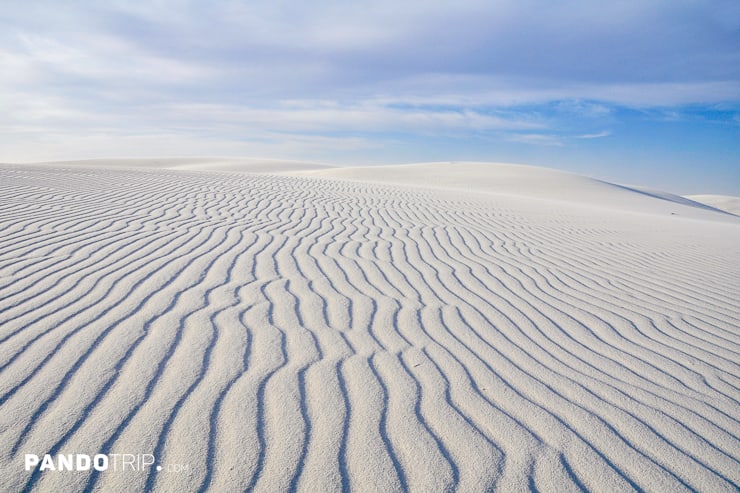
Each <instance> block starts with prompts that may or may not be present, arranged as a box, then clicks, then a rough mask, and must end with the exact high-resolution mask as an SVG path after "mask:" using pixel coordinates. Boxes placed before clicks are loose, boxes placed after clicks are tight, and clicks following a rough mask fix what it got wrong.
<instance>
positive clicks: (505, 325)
mask: <svg viewBox="0 0 740 493" xmlns="http://www.w3.org/2000/svg"><path fill="white" fill-rule="evenodd" d="M403 172H404V173H411V172H408V171H403ZM338 173H339V174H341V173H344V172H337V171H333V170H332V171H327V172H323V171H322V172H315V171H312V172H309V173H308V174H306V175H304V174H301V173H297V174H296V175H295V176H288V175H285V176H277V175H259V174H241V173H224V172H220V173H207V172H198V173H194V172H188V171H177V170H161V169H159V170H156V169H149V170H147V171H146V172H142V171H136V170H123V169H91V168H66V169H60V168H56V167H53V166H48V167H23V166H3V167H0V189H2V194H0V200H1V201H2V203H3V207H2V212H1V213H0V214H1V215H0V220H1V221H2V222H1V223H0V224H2V231H3V234H2V236H1V237H0V299H2V304H0V473H1V474H0V478H2V479H0V486H1V487H2V488H3V489H7V490H18V491H21V490H28V491H71V490H83V491H121V490H124V489H128V490H132V491H137V490H153V489H156V490H163V491H190V490H209V491H244V490H254V491H288V490H298V491H340V490H345V489H348V488H351V489H353V490H359V491H368V490H379V491H402V490H411V491H450V490H455V489H456V490H460V491H485V490H490V489H497V490H500V491H518V490H524V489H531V490H535V491H537V490H539V491H555V490H556V491H584V490H588V491H629V490H635V491H641V490H644V491H691V490H702V491H736V490H737V487H738V484H740V467H739V466H740V440H739V439H738V437H739V436H740V413H739V412H738V409H739V407H738V402H739V400H740V391H739V389H740V372H739V371H738V370H740V364H738V361H740V358H738V354H739V353H740V337H739V334H738V327H740V284H738V282H737V281H738V279H740V250H738V245H740V220H737V219H736V218H733V217H732V216H729V215H725V214H719V213H717V212H713V211H710V210H705V209H697V208H694V207H690V206H689V205H686V204H683V205H682V204H675V203H669V202H667V201H661V200H658V199H655V198H651V197H647V196H645V195H642V194H638V193H636V192H630V191H629V190H615V189H613V188H611V187H609V186H606V185H601V184H593V183H590V182H589V183H586V182H579V183H580V184H579V183H575V184H573V183H571V186H572V187H574V188H573V189H571V191H570V193H568V195H569V197H570V199H571V200H570V201H569V200H565V199H566V198H568V197H564V196H562V191H558V190H553V189H554V188H555V187H554V186H552V185H551V186H549V187H548V186H547V182H548V180H549V177H547V176H544V177H540V178H537V176H536V175H537V173H536V171H533V172H532V173H533V175H531V176H532V178H533V179H537V180H539V183H540V191H541V192H542V191H545V192H546V191H547V190H550V191H551V194H550V195H547V194H546V193H544V194H543V193H541V194H540V199H539V200H534V201H533V200H531V198H528V197H526V196H525V194H519V195H517V194H513V195H512V194H504V193H498V194H496V193H492V194H482V193H465V192H462V193H461V191H460V190H453V189H450V190H444V189H434V188H418V187H411V186H406V185H404V184H403V183H387V184H383V183H369V182H368V181H367V179H365V181H362V180H363V179H364V177H359V176H357V175H355V176H351V178H352V179H353V180H354V181H347V180H338V179H336V178H337V177H338V176H337V174H338ZM322 175H324V176H322ZM376 176H377V175H376ZM345 178H346V177H345ZM468 178H470V177H468ZM405 179H407V178H405ZM568 180H570V179H569V178H568ZM418 181H420V182H421V183H422V185H423V184H424V183H423V178H422V177H419V178H418ZM473 181H478V180H477V179H476V177H475V176H474V177H473ZM494 182H496V176H495V175H491V177H490V179H489V183H494ZM569 183H570V182H569ZM590 187H596V188H590ZM529 190H530V193H531V190H532V189H529ZM579 190H580V195H579ZM605 190H608V193H607V192H604V191H605ZM602 192H603V193H607V195H606V197H605V198H604V196H602V202H603V204H604V205H605V206H606V208H594V207H592V205H591V204H592V202H593V200H595V198H596V197H597V196H598V194H599V193H602ZM609 194H616V195H609ZM625 194H626V195H625ZM630 194H631V195H630ZM609 197H617V198H614V199H613V200H612V199H610V198H609ZM625 198H626V199H625ZM623 199H625V200H623ZM579 200H581V201H580V202H579ZM635 211H640V214H635V213H634V212H635ZM674 211H678V212H679V213H678V214H676V215H672V213H673V212H674ZM24 453H39V454H43V453H51V454H57V453H151V454H154V455H155V456H156V458H157V461H158V463H161V464H188V466H189V467H188V469H187V471H184V472H180V473H173V472H168V471H166V470H165V471H157V470H156V469H151V470H148V471H146V472H137V473H133V472H128V473H114V472H105V473H96V472H91V473H88V474H62V473H59V474H49V473H40V472H33V473H31V472H26V471H24V470H23V467H22V457H23V454H24Z"/></svg>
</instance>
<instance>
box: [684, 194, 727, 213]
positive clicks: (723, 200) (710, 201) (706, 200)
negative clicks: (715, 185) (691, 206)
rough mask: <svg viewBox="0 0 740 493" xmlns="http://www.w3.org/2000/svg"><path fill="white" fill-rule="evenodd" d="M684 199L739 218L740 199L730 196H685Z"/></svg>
mask: <svg viewBox="0 0 740 493" xmlns="http://www.w3.org/2000/svg"><path fill="white" fill-rule="evenodd" d="M686 198H687V199H689V200H693V201H695V202H699V203H701V204H704V205H708V206H710V207H714V208H715V209H720V210H723V211H726V212H729V213H730V214H735V215H736V216H740V197H733V196H731V195H687V196H686Z"/></svg>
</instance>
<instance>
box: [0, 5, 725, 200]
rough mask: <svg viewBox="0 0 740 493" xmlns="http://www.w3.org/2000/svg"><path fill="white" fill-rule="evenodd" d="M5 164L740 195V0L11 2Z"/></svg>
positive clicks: (1, 85)
mask: <svg viewBox="0 0 740 493" xmlns="http://www.w3.org/2000/svg"><path fill="white" fill-rule="evenodd" d="M0 67H1V70H2V76H0V162H30V161H39V160H56V159H77V158H97V157H143V156H193V155H207V156H219V155H223V156H255V157H269V158H288V159H299V160H314V161H322V162H329V163H338V164H372V163H396V162H418V161H449V160H481V161H506V162H519V163H526V164H536V165H542V166H548V167H556V168H561V169H566V170H570V171H575V172H579V173H583V174H587V175H590V176H595V177H598V178H603V179H607V180H611V181H617V182H621V183H627V184H638V185H646V186H652V187H656V188H661V189H664V190H669V191H674V192H677V193H724V194H732V195H740V2H737V1H736V0H728V1H724V0H715V1H698V0H696V1H694V0H682V1H677V0H666V1H658V0H640V1H632V0H622V1H619V2H595V1H592V0H588V1H585V0H564V1H560V2H551V1H544V0H517V1H508V0H505V1H496V0H454V1H453V0H449V1H434V0H425V1H417V0H406V1H403V2H399V1H398V0H393V1H389V0H376V1H372V2H370V1H353V2H346V1H338V0H318V1H315V2H298V1H280V0H272V1H262V0H257V1H236V0H216V1H209V2H204V1H169V0H164V1H161V0H158V1H151V2H131V1H108V2H101V1H97V2H92V1H90V2H77V1H68V2H58V1H43V0H40V1H33V2H29V1H27V0H25V1H16V0H5V1H3V2H2V4H1V5H0Z"/></svg>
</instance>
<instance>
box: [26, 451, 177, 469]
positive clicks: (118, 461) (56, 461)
mask: <svg viewBox="0 0 740 493" xmlns="http://www.w3.org/2000/svg"><path fill="white" fill-rule="evenodd" d="M24 467H25V469H26V471H38V472H42V473H47V472H78V471H98V472H106V471H114V472H125V471H130V472H147V471H149V470H150V469H151V468H152V467H153V468H155V469H156V470H157V471H162V470H163V469H166V470H167V472H184V471H187V470H188V469H189V467H188V465H187V464H166V465H158V464H157V461H156V459H155V458H154V455H152V454H94V455H88V454H56V455H51V454H45V455H42V456H38V455H36V454H25V457H24Z"/></svg>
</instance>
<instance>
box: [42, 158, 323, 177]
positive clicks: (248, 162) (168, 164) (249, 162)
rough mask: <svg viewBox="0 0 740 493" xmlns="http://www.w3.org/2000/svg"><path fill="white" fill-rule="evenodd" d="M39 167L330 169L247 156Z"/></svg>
mask: <svg viewBox="0 0 740 493" xmlns="http://www.w3.org/2000/svg"><path fill="white" fill-rule="evenodd" d="M37 164H39V165H42V166H47V167H48V166H54V167H59V168H106V169H111V168H123V169H126V168H137V169H173V170H174V169H179V170H191V171H237V172H248V173H278V174H281V173H291V172H297V171H311V170H322V169H328V168H331V166H328V165H326V164H321V163H314V162H311V161H290V160H287V159H262V158H244V157H240V158H225V157H181V158H128V159H81V160H76V161H53V162H46V163H37Z"/></svg>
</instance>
